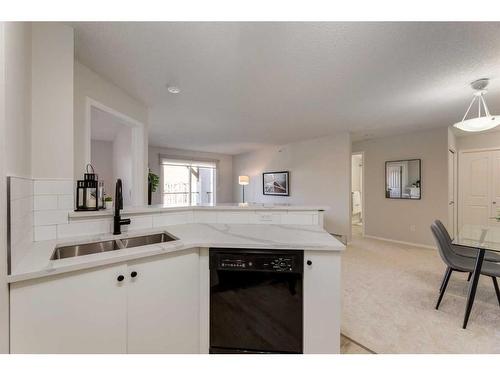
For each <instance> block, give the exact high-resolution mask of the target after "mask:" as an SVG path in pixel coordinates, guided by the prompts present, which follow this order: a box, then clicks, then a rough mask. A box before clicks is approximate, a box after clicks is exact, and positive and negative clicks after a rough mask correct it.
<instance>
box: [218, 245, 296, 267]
mask: <svg viewBox="0 0 500 375" xmlns="http://www.w3.org/2000/svg"><path fill="white" fill-rule="evenodd" d="M211 251H212V250H211ZM303 259H304V258H303V252H302V251H301V250H297V251H293V252H292V251H288V252H286V253H283V252H282V251H278V252H275V253H273V252H272V251H271V250H266V251H265V252H263V251H260V252H259V251H253V252H244V251H238V250H235V251H234V252H227V251H222V250H221V251H217V252H216V253H215V254H213V256H211V262H210V263H211V264H210V267H211V268H215V269H218V270H241V271H267V272H302V269H303V265H302V262H303Z"/></svg>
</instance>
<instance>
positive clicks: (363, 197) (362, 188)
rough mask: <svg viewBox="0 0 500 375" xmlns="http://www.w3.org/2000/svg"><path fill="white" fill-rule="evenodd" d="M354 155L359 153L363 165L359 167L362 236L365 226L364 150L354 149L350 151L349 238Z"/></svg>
mask: <svg viewBox="0 0 500 375" xmlns="http://www.w3.org/2000/svg"><path fill="white" fill-rule="evenodd" d="M355 155H361V162H362V163H363V167H362V168H361V217H362V225H361V231H362V236H363V237H364V236H365V227H366V211H365V169H366V168H365V152H364V151H356V152H351V160H350V163H349V164H350V166H351V167H350V172H351V178H350V181H351V183H350V193H351V196H350V199H349V207H350V210H349V225H350V226H349V228H350V232H351V238H352V157H353V156H355Z"/></svg>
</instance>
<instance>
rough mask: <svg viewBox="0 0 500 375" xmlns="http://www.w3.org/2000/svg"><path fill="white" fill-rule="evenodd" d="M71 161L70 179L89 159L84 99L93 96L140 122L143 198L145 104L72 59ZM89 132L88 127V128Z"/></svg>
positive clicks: (145, 140) (146, 147) (146, 141)
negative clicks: (73, 157)
mask: <svg viewBox="0 0 500 375" xmlns="http://www.w3.org/2000/svg"><path fill="white" fill-rule="evenodd" d="M74 80H75V81H74V82H75V98H74V109H75V111H74V123H75V137H74V149H75V161H74V178H75V179H79V178H81V177H82V174H83V171H84V170H85V165H86V163H87V162H88V161H89V160H90V147H88V145H89V142H90V135H89V134H87V133H86V124H85V122H86V116H87V113H86V106H87V104H86V102H87V98H90V99H93V100H95V101H97V102H99V103H101V104H103V105H105V106H107V107H109V108H112V109H113V110H115V111H117V112H119V113H122V114H124V115H126V116H128V117H130V118H132V119H134V120H136V121H138V122H140V123H142V124H144V129H143V133H144V134H143V135H144V165H143V169H144V172H143V173H144V192H145V193H144V201H146V199H147V160H148V132H147V126H148V109H147V107H146V106H145V105H144V104H143V103H141V102H139V101H138V100H136V99H134V98H132V97H131V96H129V95H128V94H127V93H125V92H124V91H123V90H122V89H120V88H119V87H117V86H115V85H113V84H112V83H110V82H108V81H106V80H105V79H103V78H102V77H100V76H99V75H98V74H96V73H95V72H93V71H92V70H90V69H89V68H87V67H86V66H85V65H83V64H81V63H80V62H78V61H75V75H74ZM89 131H90V130H89Z"/></svg>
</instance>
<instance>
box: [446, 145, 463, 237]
mask: <svg viewBox="0 0 500 375" xmlns="http://www.w3.org/2000/svg"><path fill="white" fill-rule="evenodd" d="M450 152H451V153H452V154H453V165H452V168H453V182H452V183H453V202H454V203H453V205H454V207H455V209H454V210H453V216H452V217H451V218H450V217H449V212H448V221H449V220H452V224H453V233H450V235H451V238H453V239H454V238H455V236H456V234H457V232H458V206H459V204H460V203H459V201H458V199H459V195H458V152H457V150H456V149H455V148H453V147H448V153H450ZM448 161H449V160H448ZM448 168H450V164H449V163H448ZM448 173H449V172H448ZM448 177H449V175H448ZM449 182H450V181H449V179H448V183H449ZM448 199H449V197H448ZM449 203H450V202H449V201H448V205H449Z"/></svg>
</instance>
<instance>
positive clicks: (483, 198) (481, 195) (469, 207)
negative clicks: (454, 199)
mask: <svg viewBox="0 0 500 375" xmlns="http://www.w3.org/2000/svg"><path fill="white" fill-rule="evenodd" d="M490 173H491V164H490V152H488V151H484V152H470V153H463V154H461V156H460V202H461V203H460V205H461V210H460V211H461V213H460V218H461V220H460V224H461V225H465V224H473V225H487V224H488V218H489V217H490V193H489V191H490Z"/></svg>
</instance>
